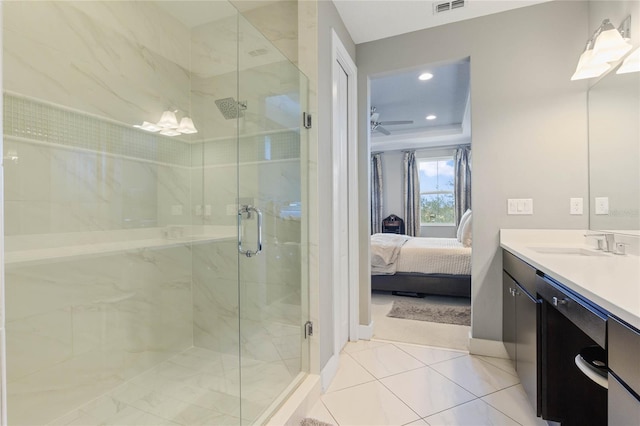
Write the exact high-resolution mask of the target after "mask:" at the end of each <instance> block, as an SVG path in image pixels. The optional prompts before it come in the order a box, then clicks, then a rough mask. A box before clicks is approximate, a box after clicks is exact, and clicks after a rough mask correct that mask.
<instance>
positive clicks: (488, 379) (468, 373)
mask: <svg viewBox="0 0 640 426" xmlns="http://www.w3.org/2000/svg"><path fill="white" fill-rule="evenodd" d="M431 368H433V369H434V370H436V371H437V372H439V373H440V374H442V375H443V376H445V377H447V378H448V379H450V380H452V381H454V382H455V383H457V384H459V385H460V386H462V387H463V388H465V389H466V390H468V391H469V392H471V393H473V394H474V395H476V396H484V395H487V394H490V393H493V392H496V391H499V390H501V389H504V388H507V387H509V386H513V385H515V384H518V383H519V382H520V380H519V379H518V378H517V377H515V376H513V375H511V374H509V373H507V372H505V371H503V370H501V369H499V368H498V367H494V366H493V365H491V364H488V363H486V362H484V361H481V360H480V359H478V358H476V357H474V356H472V355H466V356H463V357H459V358H454V359H451V360H448V361H443V362H439V363H437V364H433V365H432V366H431Z"/></svg>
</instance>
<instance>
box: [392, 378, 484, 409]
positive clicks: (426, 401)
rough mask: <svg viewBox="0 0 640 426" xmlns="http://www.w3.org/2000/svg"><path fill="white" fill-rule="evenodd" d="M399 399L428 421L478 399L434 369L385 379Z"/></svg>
mask: <svg viewBox="0 0 640 426" xmlns="http://www.w3.org/2000/svg"><path fill="white" fill-rule="evenodd" d="M380 382H381V383H382V384H383V385H385V386H386V387H387V388H389V390H391V392H393V393H394V394H395V395H396V396H397V397H398V398H400V399H401V400H402V401H404V402H405V404H407V405H408V406H409V407H410V408H411V409H412V410H413V411H415V412H416V413H418V414H419V415H420V417H426V416H429V415H432V414H435V413H438V412H440V411H444V410H447V409H449V408H452V407H455V406H456V405H460V404H463V403H465V402H468V401H471V400H473V399H476V396H475V395H473V394H471V393H469V392H467V391H466V390H464V389H463V388H461V387H460V386H458V385H456V384H455V383H453V382H452V381H451V380H449V379H447V378H446V377H444V376H443V375H441V374H439V373H437V372H436V371H435V370H433V369H431V368H430V367H424V368H419V369H417V370H411V371H407V372H405V373H401V374H396V375H394V376H390V377H386V378H384V379H381V380H380Z"/></svg>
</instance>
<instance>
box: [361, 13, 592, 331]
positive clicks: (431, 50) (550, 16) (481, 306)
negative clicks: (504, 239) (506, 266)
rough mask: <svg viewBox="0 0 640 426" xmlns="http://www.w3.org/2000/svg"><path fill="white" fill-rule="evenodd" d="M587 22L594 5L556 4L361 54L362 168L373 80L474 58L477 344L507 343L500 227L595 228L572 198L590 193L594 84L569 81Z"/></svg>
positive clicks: (381, 44)
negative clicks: (518, 205)
mask: <svg viewBox="0 0 640 426" xmlns="http://www.w3.org/2000/svg"><path fill="white" fill-rule="evenodd" d="M587 22H588V2H585V1H554V2H548V3H543V4H539V5H535V6H530V7H526V8H521V9H517V10H512V11H508V12H504V13H500V14H495V15H490V16H485V17H481V18H476V19H472V20H468V21H463V22H457V23H453V24H448V25H444V26H440V27H436V28H431V29H427V30H423V31H416V32H412V33H409V34H404V35H400V36H396V37H391V38H387V39H383V40H379V41H374V42H370V43H363V44H360V45H358V46H357V59H358V60H357V65H358V70H359V90H358V91H359V104H360V108H359V109H360V116H359V130H360V148H359V159H360V164H361V165H364V164H367V163H368V161H369V159H368V157H369V153H368V147H367V140H366V134H367V133H366V129H367V125H368V113H367V111H368V109H367V105H368V102H367V85H368V79H369V78H370V77H372V76H376V75H379V74H381V73H385V72H391V71H393V70H401V69H406V68H412V67H416V66H418V65H421V64H437V63H445V62H451V61H452V60H457V59H460V58H464V57H467V56H470V57H471V118H472V129H473V179H474V182H473V185H474V189H473V207H474V236H473V242H474V250H473V258H472V262H473V274H472V297H473V302H472V335H473V337H474V338H479V339H488V340H500V339H501V337H502V318H501V312H502V297H501V291H500V289H501V281H502V276H501V268H502V261H501V250H500V248H499V244H498V242H499V230H500V228H567V229H576V228H577V229H581V228H586V226H587V216H586V215H583V216H570V215H569V198H570V197H586V196H587V192H588V187H587V133H586V129H587V123H586V83H583V82H572V81H570V80H569V78H570V77H571V75H572V73H573V71H574V69H575V65H576V62H577V60H578V57H579V56H580V53H581V52H582V49H583V48H584V44H585V41H586V40H585V34H586V33H587ZM361 170H363V172H362V173H361V174H360V182H361V187H362V188H365V187H366V186H367V184H368V183H367V182H368V176H367V175H366V170H367V169H366V167H362V168H361ZM507 198H533V199H534V215H532V216H508V215H507V214H506V204H507V201H506V200H507ZM360 235H361V241H363V242H364V241H368V235H367V234H366V233H364V232H362V233H361V234H360ZM363 266H364V265H363ZM369 289H370V287H369V285H368V283H363V285H362V287H361V294H363V293H368V292H369V291H370V290H369ZM365 315H366V316H367V317H368V315H369V313H368V312H367V313H365ZM362 316H363V315H362V314H361V318H362Z"/></svg>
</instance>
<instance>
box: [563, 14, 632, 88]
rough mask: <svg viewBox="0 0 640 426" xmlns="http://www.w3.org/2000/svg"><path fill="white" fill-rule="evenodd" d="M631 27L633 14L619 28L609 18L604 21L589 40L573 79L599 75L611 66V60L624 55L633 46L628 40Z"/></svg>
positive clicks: (614, 60) (613, 60)
mask: <svg viewBox="0 0 640 426" xmlns="http://www.w3.org/2000/svg"><path fill="white" fill-rule="evenodd" d="M630 28H631V16H628V17H627V18H626V19H625V20H624V21H622V23H621V24H620V27H618V28H617V29H616V28H615V27H614V26H613V24H611V22H610V21H609V20H608V19H605V20H604V21H602V24H600V27H599V28H598V29H597V30H596V31H595V32H594V33H593V35H592V36H591V38H590V39H589V40H588V41H587V46H586V48H585V50H584V52H582V55H580V59H579V60H578V66H577V67H576V71H575V73H574V74H573V76H571V80H582V79H585V78H593V77H598V76H600V75H602V74H604V73H605V72H606V71H607V70H609V68H611V65H609V62H616V61H618V60H619V59H621V58H622V57H624V55H626V54H627V52H629V50H631V48H632V46H631V44H629V42H628V40H629V32H630Z"/></svg>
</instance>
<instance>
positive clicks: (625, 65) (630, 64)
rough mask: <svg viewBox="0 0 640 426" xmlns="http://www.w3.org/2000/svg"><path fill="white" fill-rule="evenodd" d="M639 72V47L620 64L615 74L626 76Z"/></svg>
mask: <svg viewBox="0 0 640 426" xmlns="http://www.w3.org/2000/svg"><path fill="white" fill-rule="evenodd" d="M638 71H640V47H639V48H637V49H636V50H634V51H633V53H631V55H629V56H627V59H625V60H624V62H622V65H621V66H620V68H618V71H616V74H626V73H630V72H638Z"/></svg>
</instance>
